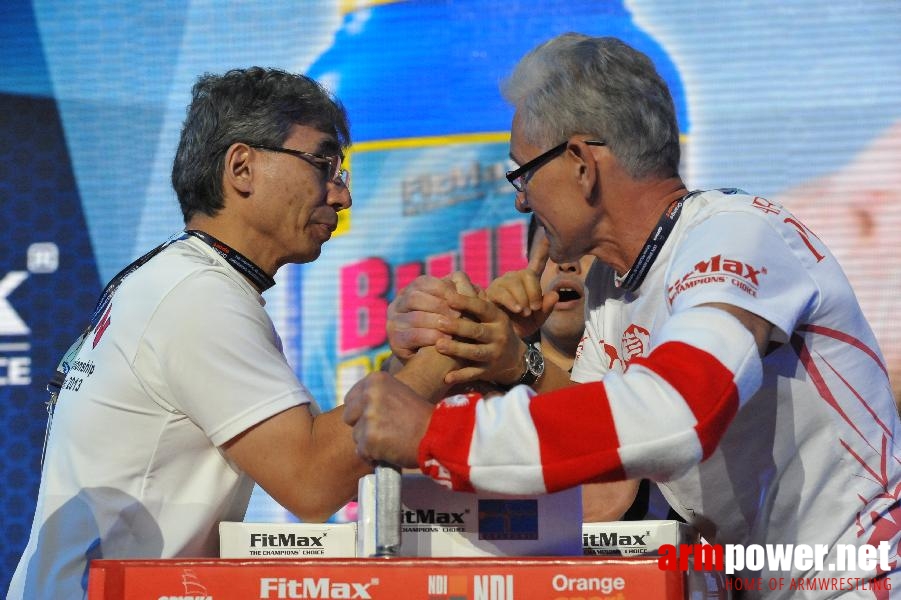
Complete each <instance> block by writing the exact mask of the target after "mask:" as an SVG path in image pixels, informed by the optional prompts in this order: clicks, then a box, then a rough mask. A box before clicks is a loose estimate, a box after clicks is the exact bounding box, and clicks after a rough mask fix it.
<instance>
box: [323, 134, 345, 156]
mask: <svg viewBox="0 0 901 600" xmlns="http://www.w3.org/2000/svg"><path fill="white" fill-rule="evenodd" d="M316 151H317V152H318V153H319V154H325V155H327V156H328V155H332V154H337V155H339V156H341V158H344V153H343V152H341V144H339V143H338V140H336V139H334V138H326V139H324V140H322V141H321V142H319V145H318V146H317V147H316Z"/></svg>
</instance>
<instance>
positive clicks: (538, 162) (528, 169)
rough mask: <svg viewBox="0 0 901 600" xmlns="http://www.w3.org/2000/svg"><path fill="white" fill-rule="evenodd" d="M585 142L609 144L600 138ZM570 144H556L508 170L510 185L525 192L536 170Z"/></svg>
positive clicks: (601, 144) (561, 152)
mask: <svg viewBox="0 0 901 600" xmlns="http://www.w3.org/2000/svg"><path fill="white" fill-rule="evenodd" d="M585 143H586V144H588V145H589V146H606V145H607V142H602V141H600V140H585ZM568 145H569V142H568V141H566V142H563V143H562V144H560V145H558V146H554V147H553V148H551V149H550V150H548V151H547V152H542V153H541V154H539V155H538V156H536V157H535V158H533V159H532V160H530V161H529V162H527V163H526V164H524V165H522V166H521V167H519V168H518V169H514V170H512V171H507V181H509V182H510V185H512V186H513V187H514V188H516V191H517V192H520V193H522V192H524V191H525V190H526V184H527V183H529V180H530V179H531V178H532V176H533V175H535V171H537V170H538V169H540V168H541V167H543V166H544V165H545V164H547V163H549V162H550V161H551V160H552V159H554V158H556V157H557V156H559V155H560V154H563V151H564V150H566V147H567V146H568Z"/></svg>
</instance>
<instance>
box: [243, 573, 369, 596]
mask: <svg viewBox="0 0 901 600" xmlns="http://www.w3.org/2000/svg"><path fill="white" fill-rule="evenodd" d="M378 583H379V580H378V578H373V579H371V580H370V581H369V582H368V583H361V582H356V581H350V582H344V581H332V580H331V579H329V578H328V577H318V578H317V577H304V578H303V579H300V580H298V579H287V578H285V577H264V578H262V579H260V598H321V599H327V600H330V599H332V598H361V599H364V600H366V599H370V598H372V596H371V595H370V593H369V588H370V587H372V586H373V585H378ZM270 594H275V595H270Z"/></svg>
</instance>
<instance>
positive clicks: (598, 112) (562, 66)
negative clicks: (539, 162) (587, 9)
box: [502, 33, 680, 179]
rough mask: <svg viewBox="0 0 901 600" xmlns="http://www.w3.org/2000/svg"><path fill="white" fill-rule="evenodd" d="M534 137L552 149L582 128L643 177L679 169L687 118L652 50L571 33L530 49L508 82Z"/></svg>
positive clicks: (509, 93)
mask: <svg viewBox="0 0 901 600" xmlns="http://www.w3.org/2000/svg"><path fill="white" fill-rule="evenodd" d="M502 92H503V94H504V97H505V98H506V99H507V100H508V101H509V102H510V103H511V104H513V106H514V107H515V108H516V110H517V111H518V113H519V114H520V117H521V118H522V123H523V126H522V129H523V133H524V135H525V137H526V139H527V140H528V141H529V142H530V143H532V144H535V145H537V146H544V147H547V148H550V147H552V146H556V145H557V144H560V143H561V142H564V141H566V140H567V139H569V138H570V136H573V135H577V134H586V135H590V136H592V137H594V138H597V139H602V140H604V141H605V142H607V146H608V147H609V148H610V151H611V152H613V154H614V155H615V156H616V157H617V158H618V159H619V161H620V162H621V163H622V165H623V167H624V168H625V169H626V171H627V172H628V173H629V174H630V175H631V176H632V177H635V178H637V179H643V178H645V177H648V176H654V175H656V176H664V177H669V176H671V175H674V174H676V173H678V170H679V156H680V149H679V125H678V122H677V120H676V108H675V105H674V104H673V99H672V96H671V95H670V92H669V88H667V87H666V83H665V82H664V81H663V79H662V78H661V77H660V75H659V74H658V73H657V70H656V69H655V68H654V63H653V62H651V59H650V58H648V57H647V56H646V55H644V54H642V53H641V52H639V51H638V50H635V49H634V48H632V47H630V46H628V45H626V44H625V43H623V42H622V41H620V40H618V39H616V38H612V37H589V36H587V35H582V34H578V33H565V34H563V35H560V36H558V37H555V38H553V39H552V40H550V41H548V42H545V43H544V44H541V45H540V46H538V47H537V48H535V49H534V50H532V51H531V52H529V53H528V54H526V55H525V56H524V57H523V58H522V59H521V60H520V61H519V64H517V65H516V67H515V69H514V70H513V74H512V75H511V76H510V78H509V79H508V80H507V81H506V82H505V83H504V85H503V87H502Z"/></svg>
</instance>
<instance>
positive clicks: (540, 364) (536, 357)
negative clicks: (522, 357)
mask: <svg viewBox="0 0 901 600" xmlns="http://www.w3.org/2000/svg"><path fill="white" fill-rule="evenodd" d="M526 367H527V368H528V370H529V372H530V373H532V375H534V376H535V377H541V374H542V373H544V356H542V355H541V351H540V350H539V349H538V348H536V347H535V346H529V350H528V352H526Z"/></svg>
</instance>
